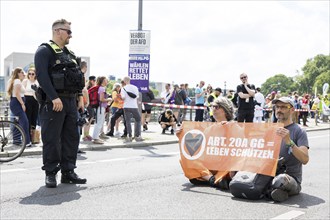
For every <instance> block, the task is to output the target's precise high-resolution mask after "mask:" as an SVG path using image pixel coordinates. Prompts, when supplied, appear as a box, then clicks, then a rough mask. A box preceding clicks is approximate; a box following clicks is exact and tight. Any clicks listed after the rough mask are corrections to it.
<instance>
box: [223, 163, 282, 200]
mask: <svg viewBox="0 0 330 220" xmlns="http://www.w3.org/2000/svg"><path fill="white" fill-rule="evenodd" d="M285 170H286V164H285V159H284V158H283V157H281V158H279V159H278V161H277V169H276V175H279V174H281V173H284V172H285ZM273 179H274V177H272V176H267V175H263V174H258V173H251V172H247V171H238V172H237V173H236V174H235V176H234V177H233V179H232V180H231V181H230V183H229V190H230V193H231V194H232V195H233V196H235V197H238V198H243V199H251V200H257V199H262V198H264V197H268V196H269V194H270V191H271V185H272V180H273Z"/></svg>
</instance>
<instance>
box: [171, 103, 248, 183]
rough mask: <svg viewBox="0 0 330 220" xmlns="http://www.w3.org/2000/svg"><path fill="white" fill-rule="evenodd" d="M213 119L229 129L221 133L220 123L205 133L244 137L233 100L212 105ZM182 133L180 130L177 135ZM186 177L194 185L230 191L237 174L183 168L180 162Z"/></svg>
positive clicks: (201, 168)
mask: <svg viewBox="0 0 330 220" xmlns="http://www.w3.org/2000/svg"><path fill="white" fill-rule="evenodd" d="M211 108H212V109H213V117H214V119H215V121H216V122H221V124H226V126H228V129H226V131H225V130H223V131H221V132H219V123H215V124H213V125H212V126H210V127H208V128H206V129H205V131H204V133H216V134H218V135H219V136H227V137H230V136H236V137H243V136H244V130H243V129H242V128H241V127H240V126H239V125H238V124H237V123H236V122H235V121H234V105H233V103H232V101H231V100H229V99H228V98H226V97H218V98H216V99H215V100H214V101H213V102H212V104H211ZM181 131H182V129H181V128H178V130H177V135H178V134H179V133H180V132H181ZM180 164H181V167H182V169H183V172H184V175H185V176H186V177H187V178H188V179H189V181H190V183H192V184H194V185H206V186H212V187H216V188H220V189H225V190H228V189H229V182H230V180H231V178H232V177H233V176H234V174H235V172H229V171H218V170H209V169H207V168H206V167H204V166H203V165H202V164H201V166H200V167H199V168H197V169H196V168H187V167H185V166H183V164H182V161H181V160H180Z"/></svg>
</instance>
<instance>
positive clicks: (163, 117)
mask: <svg viewBox="0 0 330 220" xmlns="http://www.w3.org/2000/svg"><path fill="white" fill-rule="evenodd" d="M158 122H159V124H160V126H161V127H162V129H163V131H162V134H165V131H166V130H168V128H169V127H172V129H171V134H174V129H176V122H177V119H176V117H175V115H174V114H173V112H172V110H171V109H167V110H165V111H164V112H162V113H161V114H160V115H159V117H158Z"/></svg>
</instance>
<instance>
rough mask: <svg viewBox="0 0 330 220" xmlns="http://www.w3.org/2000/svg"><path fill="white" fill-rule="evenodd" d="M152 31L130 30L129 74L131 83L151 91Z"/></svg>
mask: <svg viewBox="0 0 330 220" xmlns="http://www.w3.org/2000/svg"><path fill="white" fill-rule="evenodd" d="M149 66H150V31H130V42H129V61H128V76H129V77H130V78H131V84H133V85H135V86H137V87H138V89H139V91H140V92H142V93H144V92H148V91H149Z"/></svg>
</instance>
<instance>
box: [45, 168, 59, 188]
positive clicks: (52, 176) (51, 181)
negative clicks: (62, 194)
mask: <svg viewBox="0 0 330 220" xmlns="http://www.w3.org/2000/svg"><path fill="white" fill-rule="evenodd" d="M45 184H46V187H47V188H56V186H57V182H56V172H46V179H45Z"/></svg>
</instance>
